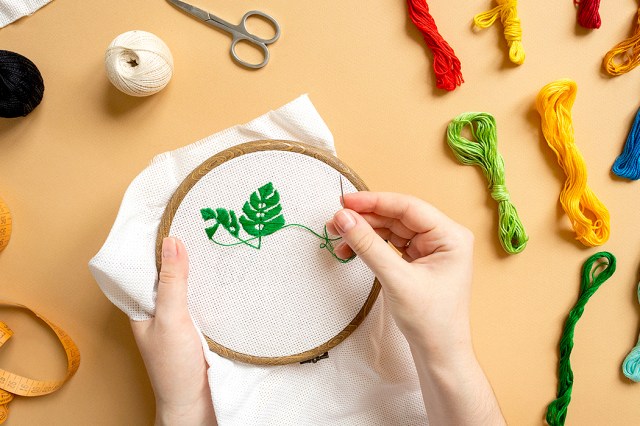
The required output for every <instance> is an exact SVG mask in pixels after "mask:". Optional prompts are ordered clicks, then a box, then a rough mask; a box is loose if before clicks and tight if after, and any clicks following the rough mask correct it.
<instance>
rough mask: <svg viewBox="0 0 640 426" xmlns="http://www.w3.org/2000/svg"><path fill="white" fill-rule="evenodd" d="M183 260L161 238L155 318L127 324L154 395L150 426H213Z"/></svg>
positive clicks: (179, 246) (173, 244)
mask: <svg viewBox="0 0 640 426" xmlns="http://www.w3.org/2000/svg"><path fill="white" fill-rule="evenodd" d="M188 273H189V258H188V256H187V251H186V249H185V246H184V244H183V243H182V241H180V240H178V239H176V238H170V237H169V238H165V239H164V240H163V242H162V267H161V269H160V274H159V277H158V278H159V279H158V294H157V298H156V313H155V317H154V318H152V319H150V320H147V321H131V329H132V330H133V335H134V336H135V339H136V343H137V344H138V348H139V349H140V354H141V355H142V359H143V360H144V364H145V366H146V368H147V373H148V374H149V378H150V380H151V385H152V386H153V391H154V393H155V397H156V425H168V424H171V425H205V424H207V425H210V424H216V419H215V414H214V411H213V403H212V402H211V391H210V389H209V382H208V379H207V364H206V361H205V358H204V353H203V352H202V345H201V343H200V336H199V334H198V331H197V330H196V328H195V327H194V325H193V322H192V321H191V317H190V315H189V311H188V309H187V275H188Z"/></svg>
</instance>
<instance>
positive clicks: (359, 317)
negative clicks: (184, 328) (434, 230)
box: [156, 140, 380, 365]
mask: <svg viewBox="0 0 640 426" xmlns="http://www.w3.org/2000/svg"><path fill="white" fill-rule="evenodd" d="M261 151H285V152H290V153H295V154H300V155H305V156H308V157H311V158H313V159H316V160H319V161H321V162H323V163H325V164H326V165H328V166H330V167H332V168H333V169H335V170H336V171H337V172H339V173H340V174H341V175H342V176H343V177H344V178H345V179H347V180H348V181H349V182H351V184H353V186H354V187H355V188H356V189H357V190H358V191H366V190H368V188H367V186H366V184H365V183H364V181H363V180H362V179H361V178H360V177H359V176H358V175H357V174H356V173H355V172H354V171H353V170H352V169H351V168H350V167H349V166H347V165H346V164H344V163H343V162H342V161H340V160H339V159H338V158H337V157H336V156H334V155H333V154H332V153H331V152H329V151H326V150H323V149H319V148H317V147H314V146H311V145H308V144H304V143H301V142H293V141H280V140H261V141H254V142H247V143H244V144H240V145H236V146H234V147H231V148H229V149H226V150H224V151H221V152H219V153H217V154H215V155H213V156H212V157H210V158H209V159H207V160H206V161H204V162H203V163H202V164H201V165H200V166H198V167H196V168H195V169H194V170H193V171H192V172H191V173H190V174H189V175H188V176H187V177H186V178H185V179H184V181H183V182H182V183H181V184H180V186H178V189H176V191H175V193H174V194H173V196H172V197H171V199H170V200H169V203H168V204H167V207H166V209H165V212H164V214H163V216H162V219H161V221H160V225H159V228H158V237H157V240H156V267H157V269H158V271H160V265H161V249H162V240H163V239H164V238H165V237H167V236H169V232H170V229H171V224H172V222H173V219H174V216H175V214H176V212H177V210H178V208H179V207H180V204H181V203H182V200H183V199H184V198H185V196H186V195H187V194H188V193H189V191H190V190H191V188H193V187H194V186H195V185H196V183H198V181H199V180H200V179H201V178H202V177H204V176H205V175H207V173H209V172H210V171H212V170H213V169H215V168H216V167H218V166H220V165H221V164H224V163H226V162H227V161H230V160H233V159H235V158H238V157H241V156H243V155H245V154H250V153H255V152H261ZM379 292H380V282H379V281H378V279H377V278H375V279H374V281H373V283H372V286H371V290H370V292H369V294H368V296H367V298H366V300H365V302H364V304H363V305H362V307H361V308H360V310H359V311H358V313H357V314H356V315H355V316H354V318H353V319H352V320H351V322H350V323H349V324H348V325H347V326H346V327H344V328H343V329H342V330H341V331H340V332H339V333H338V334H336V335H335V336H334V337H332V338H330V339H329V340H327V341H326V342H324V343H322V344H320V345H319V346H317V347H315V348H313V349H309V350H306V351H303V352H300V353H297V354H292V355H286V356H276V357H265V356H254V355H250V354H247V353H241V352H237V351H235V350H233V349H231V348H228V347H225V346H223V345H221V344H219V343H217V342H215V341H214V340H213V339H211V338H209V337H208V336H207V335H205V334H204V333H203V336H204V338H205V340H206V341H207V344H208V346H209V349H211V350H212V351H213V352H215V353H217V354H218V355H220V356H223V357H225V358H229V359H233V360H236V361H241V362H246V363H249V364H258V365H284V364H292V363H296V362H302V361H308V360H312V359H314V358H316V357H319V356H321V355H322V354H324V353H325V352H327V351H329V350H330V349H331V348H333V347H335V346H336V345H338V344H339V343H340V342H342V341H343V340H344V339H346V338H347V337H348V336H349V335H350V334H351V333H352V332H353V331H354V330H355V329H356V328H357V327H358V326H359V325H360V324H361V323H362V321H364V319H365V318H366V316H367V314H368V313H369V311H370V310H371V308H372V307H373V305H374V303H375V301H376V299H377V297H378V294H379Z"/></svg>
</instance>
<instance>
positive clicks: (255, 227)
mask: <svg viewBox="0 0 640 426" xmlns="http://www.w3.org/2000/svg"><path fill="white" fill-rule="evenodd" d="M242 211H243V212H244V214H245V215H246V216H240V223H241V224H242V229H244V232H246V233H247V234H249V235H253V236H254V237H264V236H266V235H271V234H273V233H274V232H276V231H279V230H280V229H282V227H283V226H284V216H283V215H281V214H280V212H281V211H282V206H281V205H280V194H278V191H276V190H275V189H273V184H272V183H271V182H269V183H268V184H266V185H264V186H261V187H260V188H258V190H257V191H256V192H254V193H252V194H251V196H250V197H249V201H247V202H246V203H244V206H242Z"/></svg>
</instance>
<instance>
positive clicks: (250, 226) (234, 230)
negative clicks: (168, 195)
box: [200, 182, 355, 263]
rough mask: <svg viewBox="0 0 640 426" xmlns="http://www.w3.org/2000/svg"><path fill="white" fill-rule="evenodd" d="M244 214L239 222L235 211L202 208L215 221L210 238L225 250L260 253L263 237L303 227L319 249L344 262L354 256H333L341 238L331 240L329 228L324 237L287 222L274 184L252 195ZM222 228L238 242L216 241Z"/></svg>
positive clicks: (206, 216)
mask: <svg viewBox="0 0 640 426" xmlns="http://www.w3.org/2000/svg"><path fill="white" fill-rule="evenodd" d="M242 212H243V214H242V215H241V216H240V218H239V219H238V217H237V215H236V213H235V211H233V210H227V209H224V208H220V207H218V208H216V209H212V208H209V207H207V208H203V209H200V215H201V216H202V219H203V220H204V221H205V222H207V221H211V220H213V221H215V223H214V224H213V225H212V226H209V227H206V228H205V233H206V234H207V237H208V238H209V239H210V240H211V241H212V242H213V243H215V244H217V245H219V246H224V247H232V246H237V245H240V244H244V245H246V246H249V247H252V248H254V249H257V250H259V249H260V248H261V247H262V238H263V237H266V236H268V235H271V234H273V233H275V232H277V231H280V230H282V229H285V228H289V227H297V228H302V229H305V230H307V231H309V232H310V233H312V234H313V235H315V236H316V237H318V238H320V239H321V240H323V241H322V243H321V244H320V248H323V249H326V250H327V251H329V253H331V255H332V256H333V257H334V258H335V259H337V260H338V261H340V262H342V263H346V262H349V261H350V260H352V259H353V258H354V257H355V255H354V256H352V257H350V258H349V259H341V258H339V257H338V256H336V254H335V253H334V246H333V243H334V242H335V241H338V240H340V239H341V238H340V237H335V238H331V237H329V234H328V232H327V227H326V226H325V227H324V231H323V233H322V234H318V233H317V232H315V231H313V230H312V229H311V228H309V227H307V226H305V225H301V224H299V223H289V224H287V223H285V220H284V215H283V214H282V205H281V204H280V194H279V193H278V191H277V190H276V189H275V188H274V187H273V183H271V182H269V183H267V184H265V185H263V186H261V187H260V188H258V190H257V191H255V192H253V193H251V195H250V196H249V201H246V202H245V203H244V205H243V206H242ZM220 226H222V228H223V229H225V230H226V231H227V232H228V233H229V235H231V236H232V237H234V238H235V239H236V240H237V242H234V243H230V244H229V243H223V242H221V241H219V240H216V239H215V238H214V237H215V235H216V232H217V231H218V229H219V228H220ZM240 227H242V229H243V230H244V232H245V233H246V234H247V235H248V237H247V238H243V237H241V236H240Z"/></svg>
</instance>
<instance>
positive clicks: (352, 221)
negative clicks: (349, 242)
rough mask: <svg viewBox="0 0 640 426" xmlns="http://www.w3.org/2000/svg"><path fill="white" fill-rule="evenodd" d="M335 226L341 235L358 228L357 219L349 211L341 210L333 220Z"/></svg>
mask: <svg viewBox="0 0 640 426" xmlns="http://www.w3.org/2000/svg"><path fill="white" fill-rule="evenodd" d="M333 221H334V224H335V225H336V228H337V229H338V231H340V233H345V232H349V230H351V228H353V227H354V226H356V218H355V217H353V214H351V213H350V212H348V211H347V210H340V211H339V212H338V213H336V215H335V217H334V218H333Z"/></svg>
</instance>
